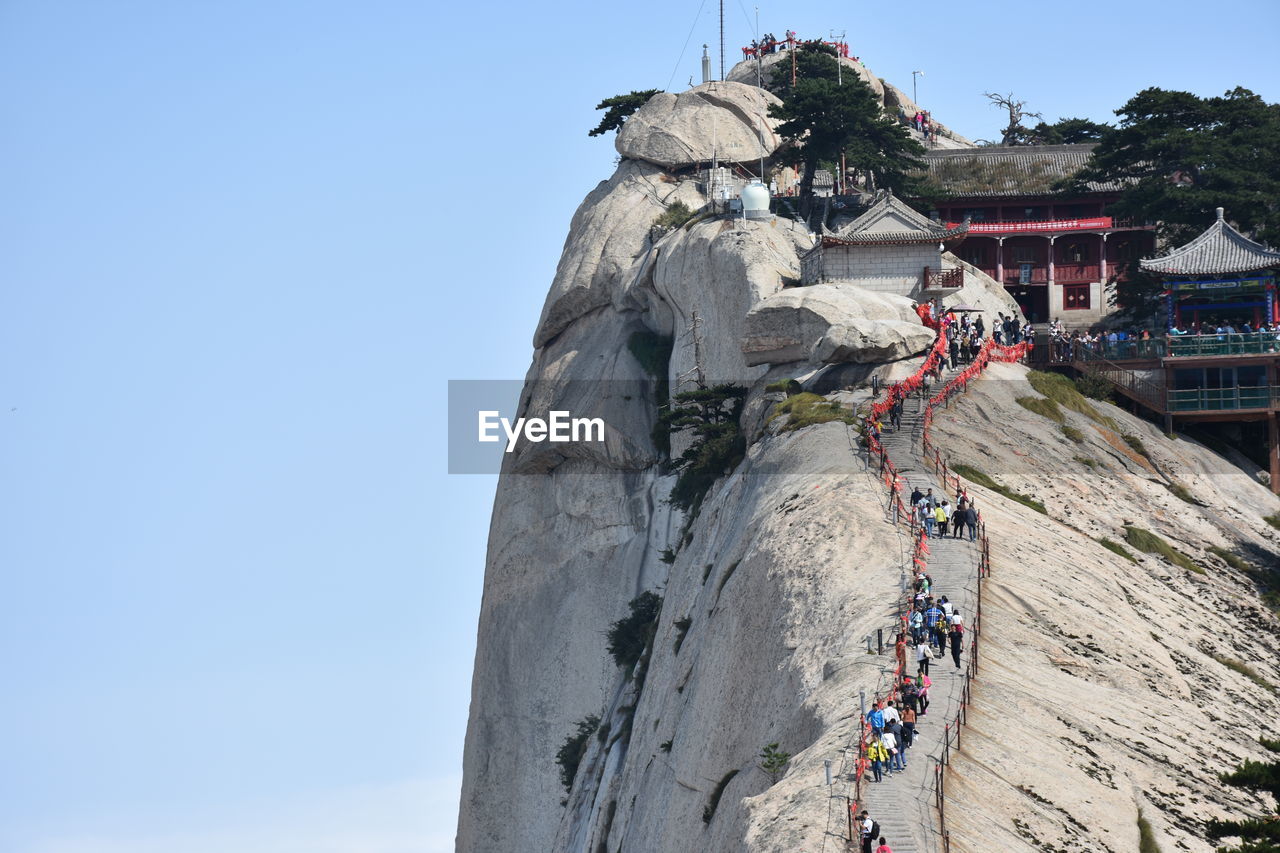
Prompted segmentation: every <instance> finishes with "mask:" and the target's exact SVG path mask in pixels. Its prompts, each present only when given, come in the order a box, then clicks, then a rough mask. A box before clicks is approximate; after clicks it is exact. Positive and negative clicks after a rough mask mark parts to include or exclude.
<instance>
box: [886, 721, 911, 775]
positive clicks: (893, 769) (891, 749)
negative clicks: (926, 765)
mask: <svg viewBox="0 0 1280 853" xmlns="http://www.w3.org/2000/svg"><path fill="white" fill-rule="evenodd" d="M880 743H882V744H884V748H885V751H886V752H888V753H889V772H890V773H897V772H899V771H901V770H906V769H907V768H906V767H905V766H903V764H902V752H901V751H899V749H898V739H897V738H896V737H894V736H893V733H892V732H889V731H886V732H885V733H884V734H882V735H880Z"/></svg>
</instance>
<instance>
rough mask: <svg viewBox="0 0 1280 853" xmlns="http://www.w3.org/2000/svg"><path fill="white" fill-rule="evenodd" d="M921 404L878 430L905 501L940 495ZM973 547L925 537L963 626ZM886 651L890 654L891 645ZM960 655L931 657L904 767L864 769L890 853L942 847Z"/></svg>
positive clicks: (869, 806)
mask: <svg viewBox="0 0 1280 853" xmlns="http://www.w3.org/2000/svg"><path fill="white" fill-rule="evenodd" d="M957 372H958V371H944V372H943V377H942V380H941V382H942V383H943V384H945V383H946V382H947V381H949V379H950V376H952V375H954V374H955V373H957ZM939 387H941V386H940V384H939V383H938V382H935V383H934V390H937V388H939ZM923 408H924V407H923V404H922V402H921V401H920V400H919V398H918V396H917V398H916V399H915V400H908V401H906V403H905V404H904V411H903V415H902V427H901V429H899V430H897V431H896V432H895V431H893V430H891V429H889V428H887V427H886V429H885V431H884V434H883V435H882V436H881V441H882V443H883V444H884V447H885V450H886V451H887V453H888V454H889V458H890V459H892V460H893V463H894V464H895V465H897V466H898V468H899V470H900V472H901V475H902V481H903V491H904V499H905V498H906V497H908V496H909V495H910V494H911V491H912V489H913V488H914V487H919V489H920V491H922V492H923V491H925V490H926V489H928V488H932V489H933V493H934V494H935V495H939V496H941V495H943V494H945V491H944V490H943V489H942V487H941V482H940V481H939V479H938V478H937V477H936V476H935V475H934V474H933V473H932V471H931V470H930V468H929V467H928V466H927V465H926V464H925V462H924V460H923V458H922V457H921V453H920V439H921V431H922V428H923V423H922V415H923ZM941 417H945V414H944V413H943V412H941V411H940V412H938V413H935V418H941ZM947 498H948V500H950V501H951V503H952V504H953V505H954V504H955V498H956V496H955V495H947ZM978 547H979V545H978V543H976V542H972V543H971V542H970V541H969V537H968V534H967V533H966V534H965V535H964V536H963V537H961V538H959V539H953V538H951V531H948V533H947V537H946V538H934V539H931V540H929V555H928V557H927V560H928V572H929V575H930V576H931V577H932V578H933V584H934V590H935V595H939V596H942V595H945V596H947V599H948V600H949V601H951V602H953V603H954V605H955V606H956V608H957V609H958V610H959V611H960V613H961V615H962V616H963V617H964V621H965V627H966V630H967V629H968V628H969V627H970V626H971V625H972V622H973V608H974V607H975V606H976V602H977V584H978V558H979V553H978ZM967 645H968V637H967V636H966V639H965V646H967ZM888 653H889V654H892V651H889V652H888ZM967 654H968V649H967V648H966V649H965V652H964V654H963V655H962V656H961V658H960V667H961V668H960V670H959V671H958V672H957V670H956V669H955V665H954V663H953V662H952V659H951V654H950V648H949V647H948V652H947V655H946V657H945V658H941V659H934V660H933V661H932V663H931V666H930V669H929V677H930V678H931V679H932V680H933V687H932V688H930V690H929V701H930V704H929V711H928V713H927V714H926V715H925V716H923V717H920V718H919V721H918V723H917V736H916V742H915V745H914V746H912V748H911V749H909V750H907V756H906V758H907V768H906V770H905V771H903V772H899V773H895V774H893V775H886V776H885V777H884V781H882V782H881V783H880V784H876V783H875V781H874V776H873V775H872V774H871V773H870V771H868V774H867V776H866V777H865V778H864V780H863V801H864V803H863V805H862V806H861V807H860V808H865V809H866V810H867V811H868V813H869V814H870V815H871V817H872V818H873V819H874V820H876V821H878V822H879V823H880V834H881V835H883V836H884V837H885V840H886V841H887V842H888V844H889V846H890V847H891V848H893V851H894V853H942V849H943V848H942V837H941V834H940V832H939V829H938V811H937V807H936V805H935V801H934V772H935V768H936V766H937V765H938V763H939V761H940V759H941V755H942V745H943V738H944V735H945V726H946V723H947V721H950V720H953V719H954V718H955V715H956V712H957V710H958V709H959V707H960V694H961V691H962V689H963V687H964V678H965V675H964V667H965V664H967V663H968V659H967ZM908 662H909V664H910V666H911V672H912V674H914V673H915V661H914V656H913V655H908ZM877 843H878V841H877ZM872 849H874V845H873V847H872Z"/></svg>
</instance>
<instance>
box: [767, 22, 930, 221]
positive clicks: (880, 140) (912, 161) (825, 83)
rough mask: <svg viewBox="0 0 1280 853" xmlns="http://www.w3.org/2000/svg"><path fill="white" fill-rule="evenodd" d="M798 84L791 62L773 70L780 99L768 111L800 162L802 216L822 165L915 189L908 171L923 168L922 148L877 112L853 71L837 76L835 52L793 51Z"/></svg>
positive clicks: (817, 47)
mask: <svg viewBox="0 0 1280 853" xmlns="http://www.w3.org/2000/svg"><path fill="white" fill-rule="evenodd" d="M795 59H796V81H795V83H794V84H792V82H791V63H789V62H779V63H778V64H777V65H775V66H774V68H773V79H772V82H773V85H774V87H775V88H776V89H777V90H778V94H779V97H780V98H781V99H782V103H781V104H780V105H777V104H775V105H773V106H770V107H769V115H770V116H771V117H772V118H775V119H778V120H779V121H780V122H781V124H779V125H778V127H777V132H778V135H779V136H781V137H782V138H783V139H784V140H786V141H787V142H788V143H789V144H790V145H791V152H792V154H793V155H794V157H795V159H797V160H799V161H800V162H802V163H803V164H804V171H803V172H802V174H801V177H800V213H801V215H802V216H806V217H807V216H808V213H809V209H810V207H811V206H812V203H813V177H814V173H815V172H817V171H818V165H819V164H820V163H823V162H839V160H840V155H841V153H843V154H844V155H845V160H846V163H847V165H848V167H849V168H851V169H857V170H860V171H863V172H867V173H869V174H870V175H872V176H874V181H875V184H876V186H878V187H882V188H883V187H889V188H892V189H893V190H895V191H897V192H899V194H903V193H904V191H909V189H910V187H911V186H912V185H913V179H912V178H911V177H910V175H909V173H910V172H911V170H913V169H917V168H919V167H920V166H921V162H920V159H919V157H920V155H921V154H923V153H924V146H922V145H921V144H920V143H919V142H916V141H915V140H914V139H912V138H911V135H910V134H909V133H908V132H907V130H906V128H904V127H903V126H902V125H900V124H898V123H897V122H896V121H894V120H893V119H891V118H890V117H889V116H887V115H885V114H884V111H883V110H882V109H881V104H880V99H879V98H877V97H876V95H875V93H874V92H872V91H871V87H870V86H868V85H867V84H866V82H865V81H863V80H862V78H861V77H859V76H858V75H857V74H855V73H853V72H852V71H850V72H848V73H845V74H843V75H838V73H837V72H838V60H837V59H836V54H835V49H834V48H831V47H830V46H828V45H824V44H820V43H806V44H804V45H802V46H801V48H800V50H799V51H798V52H797V53H796V57H795Z"/></svg>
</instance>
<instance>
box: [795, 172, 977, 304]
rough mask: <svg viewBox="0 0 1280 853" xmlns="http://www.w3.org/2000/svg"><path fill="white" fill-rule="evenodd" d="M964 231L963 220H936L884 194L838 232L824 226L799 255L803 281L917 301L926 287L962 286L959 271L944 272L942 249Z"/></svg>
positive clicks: (964, 224) (929, 288)
mask: <svg viewBox="0 0 1280 853" xmlns="http://www.w3.org/2000/svg"><path fill="white" fill-rule="evenodd" d="M968 229H969V225H968V223H966V222H961V223H958V224H955V225H942V224H940V223H938V222H934V221H932V220H930V219H929V218H928V217H926V216H924V215H922V214H920V213H917V212H916V211H915V210H913V209H912V208H911V206H910V205H908V204H907V203H906V202H904V201H902V200H901V199H898V198H895V197H894V195H893V194H892V193H890V192H884V193H881V194H880V195H879V197H878V198H877V199H876V201H875V202H874V203H873V204H872V205H871V206H870V207H869V208H868V209H867V211H866V212H865V213H863V214H862V215H861V216H859V217H858V218H857V219H855V220H853V221H852V222H850V223H849V224H848V225H846V226H844V227H843V228H841V229H839V230H838V231H831V230H829V229H828V228H827V227H826V226H823V229H822V235H821V237H820V238H819V240H818V245H816V246H814V247H813V248H812V249H810V250H809V251H808V252H806V253H805V255H804V256H803V257H802V258H801V259H800V268H801V279H802V281H803V283H804V284H816V283H818V282H850V283H853V284H857V285H859V286H861V287H865V288H867V289H868V290H875V291H880V292H882V293H896V294H899V295H902V296H911V297H913V298H916V299H920V298H921V297H923V296H929V295H932V294H931V293H928V292H927V291H932V290H935V289H939V288H942V287H947V286H959V285H960V283H961V282H960V281H959V279H960V277H961V276H962V275H963V271H962V270H960V269H958V268H957V269H955V270H948V271H946V272H944V271H943V270H942V248H943V244H944V243H948V242H952V243H955V242H958V241H960V240H963V239H964V236H965V234H966V233H968ZM953 279H955V280H953Z"/></svg>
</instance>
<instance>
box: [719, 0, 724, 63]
mask: <svg viewBox="0 0 1280 853" xmlns="http://www.w3.org/2000/svg"><path fill="white" fill-rule="evenodd" d="M720 79H721V80H723V79H724V0H720Z"/></svg>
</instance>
